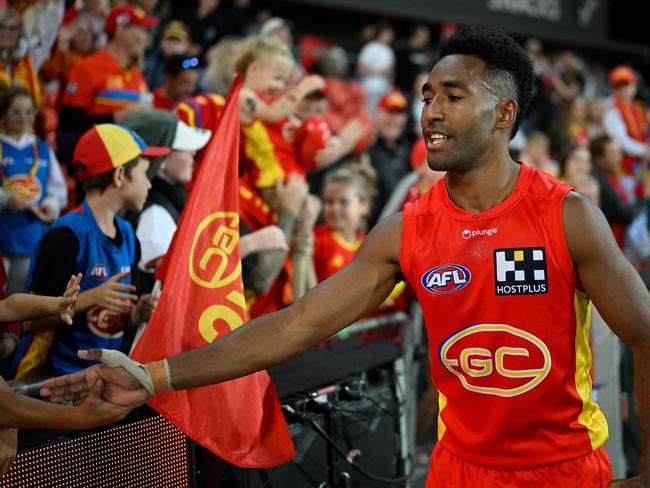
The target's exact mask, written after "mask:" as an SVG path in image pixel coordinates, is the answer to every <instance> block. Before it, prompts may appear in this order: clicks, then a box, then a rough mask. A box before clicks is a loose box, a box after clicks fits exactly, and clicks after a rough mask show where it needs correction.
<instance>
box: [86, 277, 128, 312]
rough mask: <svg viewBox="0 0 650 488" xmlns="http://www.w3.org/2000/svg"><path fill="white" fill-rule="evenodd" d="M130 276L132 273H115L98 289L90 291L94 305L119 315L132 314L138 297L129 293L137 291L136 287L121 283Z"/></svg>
mask: <svg viewBox="0 0 650 488" xmlns="http://www.w3.org/2000/svg"><path fill="white" fill-rule="evenodd" d="M130 274H131V272H130V271H121V272H120V273H115V274H114V275H113V276H111V277H110V278H109V279H107V280H106V281H105V282H104V283H102V284H101V285H100V286H98V287H97V288H93V289H92V290H89V292H90V293H92V294H93V297H92V301H93V304H94V305H96V306H98V307H102V308H105V309H106V310H109V311H111V312H115V313H117V314H121V313H130V312H131V303H134V302H136V301H137V300H138V296H137V295H133V294H132V293H128V292H133V291H135V286H133V285H130V284H125V283H120V280H121V279H123V278H126V277H127V276H129V275H130ZM123 292H127V293H123Z"/></svg>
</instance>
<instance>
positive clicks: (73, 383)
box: [40, 349, 153, 408]
mask: <svg viewBox="0 0 650 488" xmlns="http://www.w3.org/2000/svg"><path fill="white" fill-rule="evenodd" d="M77 356H79V357H80V358H81V359H86V360H92V361H104V362H108V363H110V364H111V366H109V365H106V364H100V365H95V366H91V367H90V368H86V369H84V370H82V371H79V372H77V373H72V374H68V375H65V376H59V377H58V378H51V379H48V380H45V381H44V382H43V387H42V388H41V390H40V394H41V396H43V397H49V399H50V401H52V402H56V403H62V402H66V401H70V400H72V401H74V402H79V401H81V400H83V399H85V398H86V397H87V396H88V394H89V392H90V390H91V389H92V387H93V386H94V385H95V383H96V382H97V381H98V380H100V379H101V380H102V381H103V389H102V398H103V399H104V400H106V401H108V402H110V403H113V404H115V405H119V406H122V407H128V408H135V407H138V406H140V405H142V404H143V403H144V402H146V401H147V400H148V399H149V397H150V396H152V395H153V384H152V382H151V378H150V377H149V373H148V372H147V370H146V369H145V368H144V367H143V366H142V365H140V364H139V363H137V362H136V361H133V360H131V359H129V358H128V357H127V356H126V355H124V354H122V353H120V352H119V351H106V350H104V349H91V350H90V351H79V352H78V353H77ZM115 358H117V360H116V359H115ZM127 370H128V371H127ZM129 371H130V372H129ZM136 376H137V377H138V378H137V379H136ZM143 384H146V385H147V386H146V387H145V386H143Z"/></svg>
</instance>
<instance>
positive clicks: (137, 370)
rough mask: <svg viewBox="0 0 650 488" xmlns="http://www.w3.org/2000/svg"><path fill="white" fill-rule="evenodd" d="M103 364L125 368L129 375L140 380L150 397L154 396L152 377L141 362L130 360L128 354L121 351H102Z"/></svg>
mask: <svg viewBox="0 0 650 488" xmlns="http://www.w3.org/2000/svg"><path fill="white" fill-rule="evenodd" d="M101 362H102V363H104V364H106V365H107V366H110V367H111V368H117V367H122V368H124V369H125V370H126V372H127V373H129V374H131V375H132V376H133V377H134V378H135V379H136V380H138V383H140V384H141V385H142V387H143V388H144V389H145V390H147V393H149V395H153V394H154V387H153V381H152V380H151V376H149V372H148V371H147V368H145V367H144V366H143V365H142V364H140V363H139V362H137V361H134V360H133V359H131V358H129V357H128V356H127V355H126V354H124V353H122V352H120V351H115V350H110V349H102V357H101Z"/></svg>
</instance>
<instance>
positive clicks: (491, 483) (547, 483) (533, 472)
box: [426, 444, 612, 488]
mask: <svg viewBox="0 0 650 488" xmlns="http://www.w3.org/2000/svg"><path fill="white" fill-rule="evenodd" d="M611 480H612V466H611V464H610V463H609V457H608V456H607V451H605V449H604V448H603V447H600V448H599V449H596V450H595V451H593V452H590V453H589V454H586V455H584V456H582V457H579V458H577V459H572V460H571V461H566V462H564V463H557V464H553V465H551V466H544V467H542V468H535V469H525V470H517V471H514V470H513V471H506V470H496V469H490V468H484V467H483V466H477V465H476V464H470V463H468V462H466V461H463V460H462V459H461V458H459V457H457V456H454V455H453V454H452V453H450V452H449V451H448V450H447V449H445V448H444V447H442V446H441V445H440V444H437V445H436V447H435V448H434V450H433V453H431V465H430V467H429V476H428V478H427V484H426V488H442V487H444V488H455V487H459V488H467V487H470V486H471V487H486V488H487V487H489V488H505V487H509V488H514V487H517V488H518V487H524V486H534V487H536V488H543V487H548V488H550V487H554V488H564V487H566V488H575V487H576V486H580V487H585V488H592V487H593V488H596V487H598V488H600V487H602V488H605V487H606V486H607V485H608V484H609V482H610V481H611Z"/></svg>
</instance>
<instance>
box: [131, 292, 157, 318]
mask: <svg viewBox="0 0 650 488" xmlns="http://www.w3.org/2000/svg"><path fill="white" fill-rule="evenodd" d="M159 296H160V295H153V294H150V293H145V294H144V295H140V298H139V299H138V303H137V304H136V306H135V307H133V311H132V313H131V322H132V323H134V324H139V323H140V322H146V321H147V320H149V319H150V318H151V316H152V315H153V312H154V310H156V305H158V298H159Z"/></svg>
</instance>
